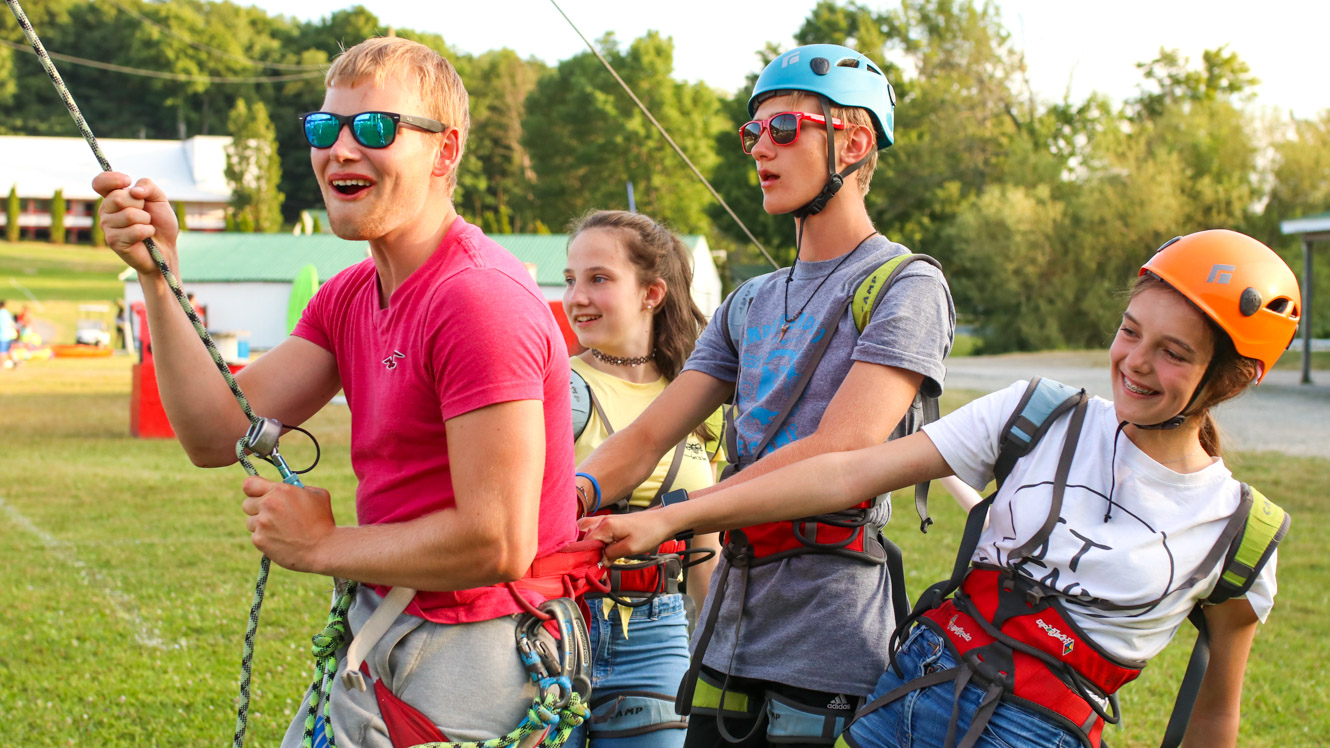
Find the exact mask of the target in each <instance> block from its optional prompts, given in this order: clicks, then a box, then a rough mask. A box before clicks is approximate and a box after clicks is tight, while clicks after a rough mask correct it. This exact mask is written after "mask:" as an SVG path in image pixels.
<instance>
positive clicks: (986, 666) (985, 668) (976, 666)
mask: <svg viewBox="0 0 1330 748" xmlns="http://www.w3.org/2000/svg"><path fill="white" fill-rule="evenodd" d="M995 643H997V642H995ZM991 647H992V645H989V646H987V647H978V648H976V649H972V650H970V651H968V652H966V653H965V654H963V655H961V661H962V662H964V663H965V665H966V666H967V667H969V669H970V670H971V671H972V672H973V673H974V674H975V676H976V677H977V678H979V680H981V681H983V682H984V683H990V684H998V685H1000V686H1002V687H1003V688H1004V689H1006V690H1007V691H1010V690H1011V688H1012V686H1013V685H1014V684H1015V679H1014V676H1013V675H1012V672H1013V671H1014V670H1015V667H1014V664H1013V663H1012V661H1011V656H1010V654H1008V653H1007V652H1003V651H1001V650H994V649H992V648H991ZM985 655H987V657H986V656H985ZM1004 668H1005V669H1004Z"/></svg>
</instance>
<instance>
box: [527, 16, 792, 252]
mask: <svg viewBox="0 0 1330 748" xmlns="http://www.w3.org/2000/svg"><path fill="white" fill-rule="evenodd" d="M550 5H553V6H554V9H555V10H557V11H559V15H561V16H563V20H565V21H567V22H568V25H569V26H571V27H572V29H573V31H574V32H575V33H576V34H577V35H578V36H579V37H581V39H582V41H583V42H585V43H586V46H587V49H589V50H591V54H593V55H595V56H596V59H597V60H600V63H601V64H602V65H604V66H605V69H606V70H608V71H610V75H612V76H614V80H616V81H618V82H619V85H620V86H623V90H624V91H625V92H626V93H627V94H628V97H629V98H631V99H632V100H633V103H634V104H636V105H637V108H638V109H641V110H642V114H645V115H646V116H647V119H649V120H651V124H653V125H655V126H656V129H657V130H659V131H660V134H661V136H663V137H664V138H665V142H667V143H669V144H670V147H671V148H673V149H674V152H675V153H677V154H679V158H681V159H683V162H684V163H685V164H687V165H688V168H689V169H692V170H693V175H694V176H696V177H697V178H698V179H699V180H701V181H702V184H704V185H706V188H707V190H708V191H710V192H711V196H712V197H714V198H716V202H718V203H720V207H722V208H724V209H725V212H726V213H729V214H730V218H733V219H734V222H735V223H737V224H739V228H741V229H743V232H744V233H745V234H747V235H748V240H749V241H751V242H752V243H753V246H755V247H757V250H758V251H759V252H761V253H762V256H763V257H765V258H767V262H770V263H771V266H772V267H773V268H776V269H777V270H779V269H780V265H779V264H777V262H776V261H775V260H774V259H772V257H771V255H770V254H768V253H767V249H766V247H763V246H762V242H760V241H758V240H757V237H756V236H753V232H751V231H749V230H748V227H747V226H745V225H744V222H743V221H741V220H739V216H737V215H735V213H734V211H733V210H731V209H730V206H729V203H726V202H725V198H723V197H721V196H720V193H719V192H716V188H715V187H712V186H711V182H708V181H707V178H706V177H704V176H702V172H701V171H698V168H697V167H696V166H694V165H693V162H692V161H691V160H689V158H688V156H687V154H685V153H684V152H683V149H682V148H680V147H679V144H678V143H675V142H674V138H671V137H670V134H669V133H668V132H665V127H664V126H663V125H661V124H660V123H659V122H657V121H656V118H655V117H653V116H652V115H651V112H650V111H649V110H648V109H647V107H646V104H643V103H642V100H641V99H639V98H637V94H635V93H633V89H631V88H629V87H628V84H627V83H626V82H624V79H623V78H620V77H619V74H618V73H617V72H616V71H615V70H614V66H613V65H610V61H609V60H607V59H605V57H604V56H603V55H601V53H600V50H598V49H596V45H594V44H592V43H591V41H590V40H589V39H587V38H586V36H585V35H584V34H582V31H581V29H579V28H577V24H575V23H573V19H571V18H569V17H568V14H567V13H564V12H563V8H560V7H559V3H558V2H556V1H555V0H550Z"/></svg>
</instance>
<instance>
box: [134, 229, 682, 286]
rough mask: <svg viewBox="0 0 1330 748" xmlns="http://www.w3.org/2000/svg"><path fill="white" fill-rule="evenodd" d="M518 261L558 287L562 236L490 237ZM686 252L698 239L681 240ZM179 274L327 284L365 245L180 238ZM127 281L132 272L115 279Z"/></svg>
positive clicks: (209, 279)
mask: <svg viewBox="0 0 1330 748" xmlns="http://www.w3.org/2000/svg"><path fill="white" fill-rule="evenodd" d="M490 238H492V239H493V240H494V241H496V242H498V243H499V245H500V246H502V247H503V248H504V249H506V250H508V251H509V252H512V253H513V255H514V256H516V257H517V259H518V260H520V261H522V262H530V263H535V265H536V283H537V284H539V285H542V286H560V285H563V268H564V265H565V259H566V251H567V246H568V235H567V234H496V235H493V236H491V237H490ZM681 238H682V239H683V240H684V243H685V244H687V245H688V247H689V248H690V249H695V248H696V247H697V243H698V241H699V240H700V239H701V238H702V237H701V236H700V235H697V234H692V235H687V236H683V237H681ZM179 250H180V267H181V268H182V271H181V274H182V275H183V276H184V278H185V279H186V280H187V281H188V282H190V283H290V282H291V279H292V278H294V277H295V275H296V272H297V271H299V270H300V268H301V267H303V266H305V265H306V264H313V265H314V267H315V268H317V269H318V271H319V279H320V280H327V279H329V278H331V277H333V276H334V275H336V274H337V273H339V272H341V271H342V270H345V269H346V268H348V267H350V266H352V265H354V264H356V263H357V262H360V261H361V260H363V259H365V257H366V256H368V255H367V253H368V252H369V243H368V242H363V241H346V240H344V239H339V238H337V237H336V236H333V235H332V234H313V235H302V236H296V235H294V234H246V233H238V232H217V233H209V232H203V231H186V232H184V233H182V234H181V235H180V247H179ZM120 277H121V278H122V279H124V280H132V279H134V278H135V277H136V276H135V274H134V272H133V271H132V270H131V271H127V272H126V273H124V274H122V275H121V276H120Z"/></svg>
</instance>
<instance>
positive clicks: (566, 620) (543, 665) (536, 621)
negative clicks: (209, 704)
mask: <svg viewBox="0 0 1330 748" xmlns="http://www.w3.org/2000/svg"><path fill="white" fill-rule="evenodd" d="M355 587H356V585H355V584H351V585H349V586H348V588H347V590H346V591H345V592H344V593H343V594H342V596H340V597H339V598H338V604H337V605H335V606H334V607H333V611H332V613H330V614H329V617H328V625H327V626H326V627H325V628H324V630H323V632H322V633H320V634H319V635H318V636H316V637H315V638H314V658H315V662H316V666H315V676H314V682H313V683H311V684H310V688H309V692H308V693H307V695H306V701H307V702H308V704H307V707H306V714H305V728H304V734H303V736H302V741H301V745H302V746H305V748H310V747H311V746H312V747H313V748H321V747H322V746H325V745H327V746H333V745H335V744H336V743H335V741H334V736H333V730H332V720H331V716H330V715H329V711H328V705H327V704H328V702H327V699H328V694H329V685H330V684H331V681H332V678H333V677H334V674H335V672H336V669H337V652H338V651H339V650H340V649H341V648H342V647H346V648H347V658H346V659H347V665H346V670H344V671H343V672H342V675H341V678H342V682H343V684H344V685H345V686H346V688H347V689H348V690H350V689H355V690H359V691H366V690H368V689H369V688H371V687H372V688H373V689H374V697H375V701H376V702H377V703H378V706H379V713H380V715H381V716H382V718H383V721H384V724H385V726H386V728H387V731H388V737H389V740H390V741H391V742H392V744H393V746H395V748H506V746H512V745H517V744H518V743H521V742H522V741H523V740H524V739H525V738H526V737H527V736H529V735H532V734H535V733H542V734H543V737H542V738H541V740H540V745H541V746H542V747H543V748H559V747H560V746H562V745H563V744H564V742H565V741H566V740H567V739H568V736H569V734H571V733H572V731H573V729H574V728H576V727H577V726H578V725H580V724H582V722H583V721H585V720H586V718H587V716H588V715H589V713H590V710H589V708H588V706H587V700H588V699H589V698H590V694H591V677H590V662H591V646H590V643H589V640H588V637H587V632H586V624H585V623H584V622H583V620H582V614H581V612H580V611H579V610H578V609H577V603H575V602H573V601H572V600H571V599H569V598H552V599H549V600H546V601H545V602H543V603H541V604H540V605H539V606H538V607H536V608H535V612H533V613H523V614H521V616H520V617H519V618H518V622H517V626H516V629H515V631H514V633H515V639H516V645H517V652H518V656H519V657H520V658H521V661H522V667H523V668H524V669H525V670H526V672H527V675H528V676H529V677H530V679H531V682H532V683H535V684H536V687H537V689H538V695H537V696H536V698H535V699H534V700H533V701H532V704H531V707H530V708H529V709H527V712H526V714H525V715H524V716H523V718H522V721H521V722H520V723H518V725H517V727H515V728H514V729H513V730H512V731H511V732H509V733H508V734H506V735H502V736H500V737H497V738H492V739H490V740H481V741H472V742H465V743H463V742H452V741H449V740H448V738H447V736H445V735H444V734H443V733H442V731H440V730H439V728H438V727H437V726H435V725H434V723H433V722H432V721H431V720H430V719H429V718H428V717H426V716H425V715H424V714H422V713H421V712H420V711H419V710H417V709H416V708H415V707H413V706H411V705H410V704H407V703H406V702H405V701H403V700H402V699H400V698H399V697H397V696H396V695H395V694H393V692H392V691H391V690H389V689H388V688H387V687H386V686H385V685H384V684H383V682H382V681H380V680H378V679H376V678H374V677H373V676H372V675H371V673H370V670H369V666H368V665H367V664H366V663H365V661H364V656H365V655H366V654H368V652H369V650H371V649H372V648H373V647H374V645H375V644H376V643H377V642H378V641H379V640H380V638H381V637H382V636H383V635H384V633H386V631H387V630H388V627H389V626H390V625H391V624H392V622H393V621H394V620H396V619H397V617H398V616H400V615H401V614H402V612H403V611H404V610H405V609H406V606H407V605H408V604H410V602H411V599H412V598H413V597H414V591H413V590H409V589H406V588H401V587H396V588H393V590H392V591H391V592H389V593H388V595H387V596H386V597H384V598H383V601H382V602H381V604H380V605H379V607H378V609H376V610H375V611H374V613H373V614H372V615H371V616H370V618H369V620H367V621H366V622H365V624H364V625H363V626H362V627H361V629H360V632H359V633H358V634H357V635H356V636H355V637H354V638H353V637H352V636H351V633H350V631H351V629H350V624H349V623H348V622H347V611H348V610H349V609H350V603H351V599H352V598H353V596H354V594H355ZM542 628H544V629H545V630H546V631H547V632H548V633H549V636H541V629H542ZM550 642H553V646H552V647H551V645H550Z"/></svg>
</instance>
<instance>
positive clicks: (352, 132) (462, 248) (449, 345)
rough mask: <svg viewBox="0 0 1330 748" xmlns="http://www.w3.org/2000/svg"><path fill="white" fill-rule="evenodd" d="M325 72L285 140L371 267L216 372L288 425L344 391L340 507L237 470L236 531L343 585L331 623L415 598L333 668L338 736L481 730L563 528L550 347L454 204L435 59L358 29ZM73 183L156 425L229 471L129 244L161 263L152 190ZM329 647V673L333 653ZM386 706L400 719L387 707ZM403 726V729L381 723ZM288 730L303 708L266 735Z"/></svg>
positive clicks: (504, 269)
mask: <svg viewBox="0 0 1330 748" xmlns="http://www.w3.org/2000/svg"><path fill="white" fill-rule="evenodd" d="M325 82H326V87H327V91H326V95H325V97H324V100H323V105H322V111H318V112H311V113H309V114H305V115H302V117H301V127H302V136H303V137H304V139H305V141H306V143H307V144H308V145H309V148H310V151H309V155H310V161H311V163H312V166H313V170H314V176H315V178H316V179H317V180H318V183H319V187H320V189H321V190H322V192H323V198H324V201H325V202H326V203H327V208H328V218H329V222H330V223H331V225H332V228H333V231H334V232H335V233H336V234H337V235H338V236H340V237H342V238H343V239H349V240H357V241H366V242H368V245H369V249H370V258H369V259H366V260H365V261H363V262H360V263H358V264H356V265H354V266H352V267H350V268H348V269H347V270H344V271H342V272H341V273H339V274H337V275H336V276H334V277H333V278H332V279H330V280H329V281H328V282H327V283H325V284H324V285H323V287H322V288H320V289H319V291H318V293H317V294H316V295H315V296H314V298H313V300H312V301H311V302H310V304H309V306H308V307H307V308H306V309H305V312H304V315H303V317H302V318H301V320H300V322H299V324H298V325H297V326H296V328H295V331H294V333H293V334H292V335H291V336H290V337H288V338H287V339H286V340H284V341H282V342H281V343H280V344H279V345H277V346H276V347H275V348H273V349H272V350H271V351H269V352H268V353H266V354H264V355H263V356H261V357H259V358H257V359H255V360H254V362H253V363H251V364H250V365H248V366H246V367H245V368H244V369H243V370H241V371H240V372H239V373H238V374H237V375H236V379H237V380H238V381H239V384H240V385H241V386H242V387H243V388H244V391H245V393H246V394H247V395H248V397H249V402H250V404H251V405H252V406H253V409H254V411H255V412H256V413H258V414H261V415H263V416H268V417H274V418H276V419H278V420H280V421H281V422H282V423H283V424H286V425H291V426H294V425H299V424H301V423H303V422H305V421H306V420H307V419H309V418H310V417H311V416H313V415H314V414H315V413H317V412H318V411H319V410H320V409H321V408H322V407H323V406H324V405H326V404H327V403H328V401H329V400H331V399H332V397H333V396H334V395H336V394H337V393H338V391H339V389H340V390H342V391H344V393H345V396H346V400H347V404H348V405H349V406H350V409H351V414H352V424H353V425H352V429H351V463H352V466H353V468H354V469H355V472H356V476H357V477H358V479H359V485H358V487H357V490H356V515H357V519H358V520H359V522H358V524H338V523H337V522H336V521H335V519H334V517H333V513H332V506H331V503H330V500H329V496H328V493H327V491H323V490H321V489H317V488H304V489H301V488H295V487H292V486H289V485H285V484H282V483H277V482H273V481H269V480H265V479H263V478H258V477H251V478H249V479H248V480H246V481H245V483H244V491H245V493H246V494H247V495H248V496H249V498H248V499H247V500H246V501H245V502H244V505H243V508H244V512H245V514H246V515H248V517H247V522H246V527H247V528H248V530H249V531H250V532H251V533H252V540H253V543H254V545H255V546H256V547H257V548H258V549H259V550H261V551H263V552H264V553H266V554H267V555H268V556H269V557H270V558H271V559H272V560H273V561H274V562H276V563H277V564H279V565H281V566H284V567H286V568H288V569H292V570H296V571H302V572H308V573H313V574H321V575H325V576H336V577H340V578H343V579H350V580H354V581H357V582H360V583H361V585H360V586H359V588H358V590H357V595H356V598H355V602H354V603H353V604H352V606H351V609H350V612H349V614H348V618H349V624H350V627H351V630H352V631H353V632H357V633H359V632H360V631H361V629H362V627H363V626H364V624H365V622H366V620H368V619H369V617H370V616H371V615H372V614H373V613H374V612H375V611H376V610H379V609H380V607H381V606H382V605H383V604H384V597H385V595H386V594H387V593H388V591H389V590H390V589H392V588H394V587H399V588H409V589H414V590H418V591H419V592H417V593H416V594H415V595H414V596H412V597H411V598H410V599H409V600H408V601H407V605H406V608H405V610H404V611H403V612H402V613H400V614H399V615H397V616H396V617H391V616H390V617H389V620H390V621H391V623H390V625H389V628H388V631H387V633H386V634H385V635H384V636H383V637H381V638H379V639H378V641H377V643H375V645H374V646H373V648H372V649H370V651H369V653H368V657H367V659H366V665H365V667H366V670H367V671H368V673H369V675H368V676H366V678H365V680H366V681H372V682H374V684H375V685H370V686H369V687H368V689H367V690H359V689H356V688H348V687H347V684H346V682H345V680H344V679H343V678H342V677H336V678H333V679H332V698H331V715H332V716H331V722H332V725H333V727H334V728H335V735H336V737H337V739H338V741H339V744H341V745H346V746H353V745H354V746H357V747H358V748H387V747H388V746H391V745H394V744H399V745H415V744H416V743H420V742H434V741H443V740H454V741H472V740H487V739H492V738H495V737H496V736H500V735H505V734H507V733H509V732H510V731H512V730H513V729H514V728H515V727H516V726H517V725H518V724H519V723H520V722H522V721H523V719H524V718H525V716H526V715H527V713H528V711H529V710H531V708H532V700H533V696H534V694H535V690H536V689H535V685H534V684H533V683H531V681H530V679H529V677H528V675H527V672H526V670H525V669H524V668H523V665H522V661H521V659H520V658H519V656H518V652H517V650H516V647H515V641H516V639H515V636H516V631H517V629H516V627H517V617H516V616H515V614H518V613H521V612H522V611H523V610H524V608H525V607H529V606H531V605H539V604H542V603H544V602H545V601H546V600H547V599H549V597H548V596H547V594H546V593H545V592H542V591H541V589H545V588H537V587H536V586H534V585H535V584H536V583H537V582H539V581H541V578H543V577H537V575H538V574H540V572H535V571H533V562H535V561H536V560H538V559H541V560H548V559H549V558H550V557H551V556H553V555H554V554H555V552H556V551H557V550H559V549H561V548H562V547H564V546H565V545H567V544H568V543H570V542H571V541H573V540H574V539H575V537H576V535H577V527H576V524H575V517H576V509H577V504H576V498H575V494H574V491H573V436H572V427H571V422H570V419H569V415H568V414H569V411H570V408H571V405H570V401H569V388H568V382H569V368H568V355H567V347H566V346H565V344H564V342H563V338H562V335H561V334H560V332H559V328H558V326H557V325H556V324H555V320H554V318H553V316H551V314H550V311H549V306H548V304H547V302H546V301H545V299H544V297H543V296H542V295H541V293H540V290H539V289H538V288H537V287H536V284H535V282H534V281H533V280H532V278H531V275H530V274H529V273H528V272H527V271H526V269H525V268H524V267H522V264H521V263H520V262H518V261H517V259H516V258H514V257H513V256H512V255H511V254H509V253H508V252H507V251H505V250H504V249H503V248H502V247H500V246H499V245H498V244H496V243H495V242H494V241H493V240H491V239H489V238H487V237H486V236H485V235H484V234H483V233H482V232H481V231H480V229H479V228H477V227H475V226H472V225H470V224H468V223H467V222H466V221H464V220H462V218H460V217H459V216H458V215H457V212H456V210H455V209H454V206H453V202H452V198H453V191H454V188H455V186H456V183H457V169H458V164H459V162H460V160H461V158H462V152H463V149H464V147H465V144H466V137H467V131H468V128H469V117H468V108H467V93H466V89H465V87H464V86H463V84H462V80H461V78H460V77H459V76H458V74H457V71H456V70H455V69H454V67H453V65H452V64H451V63H450V62H448V61H447V60H446V59H444V58H443V57H441V56H439V55H438V54H437V53H436V52H434V51H433V50H431V49H429V48H428V47H426V46H424V45H422V44H419V43H417V42H413V41H408V40H406V39H403V38H377V39H369V40H367V41H364V42H361V43H360V44H357V45H355V46H354V47H352V48H350V49H348V50H346V51H345V52H343V53H342V54H341V55H339V56H338V57H337V59H336V60H334V61H333V64H332V66H331V67H330V68H329V70H328V73H327V77H326V81H325ZM93 186H94V187H95V188H96V190H97V191H98V193H100V194H101V195H103V196H104V198H105V200H104V202H103V203H102V216H101V221H102V225H103V226H104V227H105V229H106V239H107V244H108V245H109V246H110V247H111V248H112V249H114V250H115V251H116V252H117V253H118V254H120V256H121V257H122V258H123V259H124V260H125V261H126V262H127V263H128V264H129V265H131V266H132V267H133V268H135V269H136V270H137V271H138V273H139V278H140V281H141V282H142V284H143V289H144V295H145V299H146V303H147V312H148V324H149V327H150V328H151V331H152V342H153V347H154V355H155V357H156V360H157V377H158V385H159V387H160V389H161V395H162V404H163V405H164V406H165V408H166V412H167V416H168V417H169V418H170V421H171V425H172V426H173V427H174V428H175V432H176V435H177V437H178V438H179V439H180V442H181V444H182V445H183V446H184V447H185V450H186V451H187V452H188V453H189V455H190V458H191V459H192V460H193V461H194V462H195V463H196V464H198V465H205V466H217V465H229V464H231V463H233V462H235V460H236V456H235V443H236V440H237V439H239V438H240V437H241V436H243V435H244V434H245V432H246V429H247V428H248V426H249V422H248V421H247V420H246V418H245V417H244V415H243V414H242V412H241V410H240V408H239V407H238V406H237V404H236V402H235V400H234V399H233V398H232V396H231V393H230V391H229V390H228V389H227V387H226V386H225V384H224V383H223V381H222V379H221V378H220V377H218V376H217V375H216V373H215V372H213V371H212V369H213V368H214V366H213V363H212V361H211V360H210V358H209V356H208V353H207V351H206V350H205V349H204V347H203V346H201V345H199V340H198V336H197V335H196V334H195V332H194V330H193V328H192V326H191V325H190V324H189V322H188V320H187V319H186V317H185V315H183V314H181V313H180V309H179V305H178V304H177V303H176V301H175V298H174V296H173V295H172V292H171V291H170V290H169V289H168V288H167V285H166V282H165V280H164V279H163V278H162V276H161V275H160V274H159V273H158V271H157V269H156V265H155V264H154V263H153V261H152V260H151V259H150V257H149V256H148V253H147V251H146V248H145V247H144V246H143V244H142V240H143V239H145V238H147V237H154V240H155V241H156V242H157V244H158V246H160V247H161V248H162V250H163V252H164V253H165V255H166V257H167V259H168V261H170V262H171V264H173V265H174V264H175V260H176V239H177V235H178V227H177V226H176V219H175V213H174V211H172V210H171V206H170V205H169V204H168V203H167V200H166V195H165V194H163V192H162V190H161V188H160V187H158V186H157V185H155V184H153V183H152V182H151V181H148V180H140V181H139V182H137V183H132V182H131V180H130V179H129V177H127V176H126V175H124V174H117V173H106V174H101V175H99V176H98V177H97V178H96V179H95V180H94V181H93ZM500 311H501V312H502V313H497V312H500ZM556 581H557V580H556ZM565 581H566V580H565ZM554 589H562V587H561V586H560V585H559V584H557V583H556V584H555V585H554ZM385 609H386V610H389V611H391V610H392V609H391V608H385ZM338 659H339V665H338V669H339V671H340V670H344V669H345V664H344V663H345V661H346V653H345V650H342V651H340V652H339V653H338ZM354 677H355V676H353V678H354ZM381 689H382V690H383V692H384V693H387V694H389V696H391V697H392V699H388V698H387V697H382V694H381V693H379V692H380V690H381ZM379 697H382V698H379ZM404 710H410V711H413V712H415V713H416V714H417V715H419V716H418V717H408V718H404V719H403V720H402V721H398V720H397V718H398V717H400V716H401V715H402V714H403V713H404ZM408 713H409V712H408ZM320 720H321V718H320ZM320 724H322V722H321V721H320ZM403 725H415V726H417V727H419V730H418V731H411V732H410V733H409V735H408V736H407V737H403V735H402V734H400V733H397V732H394V731H395V730H398V729H403V727H402V726H403ZM304 728H305V707H304V706H302V707H301V708H300V710H299V711H298V712H297V716H296V718H295V720H294V721H293V722H292V724H291V727H290V729H289V730H288V732H287V733H286V737H285V740H284V742H283V745H285V746H288V748H289V747H291V746H297V745H299V744H300V743H301V739H302V733H303V731H304ZM445 736H446V737H445Z"/></svg>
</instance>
